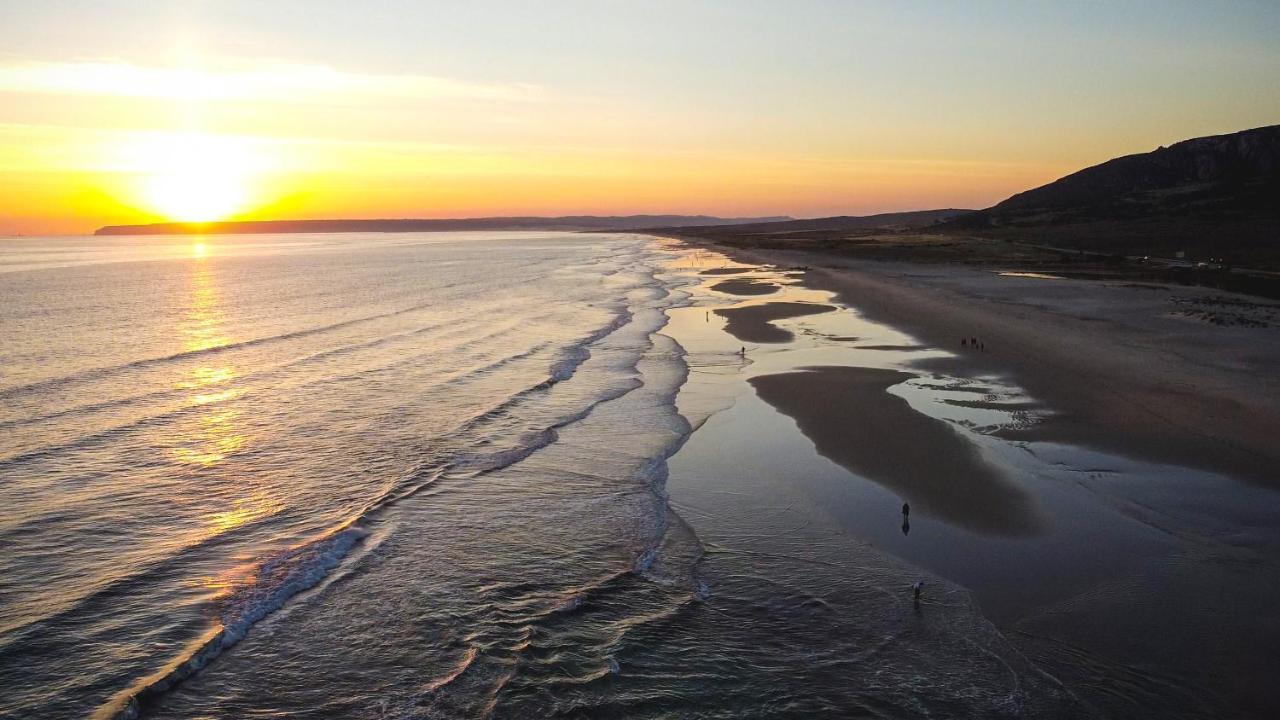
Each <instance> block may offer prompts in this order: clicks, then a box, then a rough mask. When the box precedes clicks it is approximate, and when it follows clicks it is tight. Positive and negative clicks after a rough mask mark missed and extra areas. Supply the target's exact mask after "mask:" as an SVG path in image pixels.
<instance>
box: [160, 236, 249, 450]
mask: <svg viewBox="0 0 1280 720" xmlns="http://www.w3.org/2000/svg"><path fill="white" fill-rule="evenodd" d="M216 281H217V278H216V275H215V271H214V267H213V263H212V262H210V261H209V260H208V253H207V249H206V247H205V244H204V243H202V242H197V243H195V244H194V245H192V267H191V291H190V299H189V301H188V305H187V309H186V313H185V315H184V317H183V319H182V321H181V323H180V325H179V331H180V333H181V334H182V338H183V339H182V348H183V350H184V351H185V352H189V353H195V352H200V351H203V350H212V349H214V348H219V347H223V346H225V345H227V344H229V343H230V342H231V339H230V338H229V337H227V335H226V334H225V323H226V316H225V314H224V313H223V308H222V303H221V300H220V298H219V295H218V287H217V282H216ZM236 377H237V372H236V367H235V365H233V364H231V363H225V362H219V363H209V364H202V365H196V366H195V367H192V368H189V369H187V370H185V371H184V372H183V374H182V376H181V377H179V378H178V380H177V382H176V383H175V385H174V386H175V387H176V388H177V389H179V390H189V391H191V394H190V395H189V396H188V397H187V401H188V403H189V404H190V405H191V406H194V407H199V408H201V410H200V412H199V414H197V415H194V416H193V417H192V418H191V419H189V420H187V421H186V422H185V423H184V424H183V425H182V426H181V427H180V429H179V431H178V435H177V438H176V441H177V442H176V447H175V448H174V450H173V455H174V457H175V458H176V459H177V460H178V461H179V462H181V463H184V464H188V465H198V466H201V467H206V468H207V467H213V466H214V465H217V464H218V463H220V462H222V461H223V460H225V459H226V458H227V457H229V456H231V455H232V454H234V453H236V452H239V451H240V450H242V449H244V447H245V445H246V444H247V443H248V442H249V436H248V435H247V434H246V433H245V432H244V429H243V424H242V423H241V422H240V411H239V410H237V409H234V408H229V407H225V403H227V402H228V401H231V400H235V399H236V398H238V397H240V396H241V395H243V394H244V389H243V388H240V387H236V386H235V384H234V383H235V380H236Z"/></svg>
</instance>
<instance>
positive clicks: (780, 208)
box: [0, 0, 1280, 234]
mask: <svg viewBox="0 0 1280 720" xmlns="http://www.w3.org/2000/svg"><path fill="white" fill-rule="evenodd" d="M1276 38H1280V3H1277V2H1271V1H1261V2H1248V1H1245V0H1237V1H1234V2H1233V1H1226V0H1224V1H1223V2H1214V3H1204V2H1176V1H1174V0H1165V1H1164V2H1136V1H1135V2H1124V1H1119V0H1117V1H1114V2H1087V1H1084V0H1079V1H1076V2H1043V3H1041V2H1032V1H1030V0H1027V1H1023V2H1013V1H1010V2H976V1H973V2H960V1H957V2H903V1H897V2H854V1H852V0H847V1H839V0H829V1H824V0H786V1H785V2H784V1H781V0H779V1H776V2H760V1H756V0H725V1H723V2H700V1H698V0H686V1H684V2H662V1H653V2H612V1H610V0H596V1H595V2H557V1H555V0H546V1H545V2H484V1H481V0H476V1H473V2H466V3H464V2H456V3H455V2H423V1H410V0H361V2H355V3H353V2H330V1H328V0H309V1H306V2H302V1H297V0H273V1H272V2H261V1H260V0H254V1H242V0H217V1H214V0H205V1H203V2H198V1H194V0H167V1H165V2H156V1H146V0H120V1H115V2H112V1H110V0H97V1H96V2H73V1H68V0H42V1H41V2H19V1H18V0H0V234H16V233H23V234H61V233H68V234H70V233H85V232H92V231H93V229H95V228H96V227H99V226H101V225H106V224H118V223H132V222H153V221H164V220H171V219H176V220H193V221H198V220H215V219H268V218H270V219H290V218H336V217H365V218H381V217H468V216H483V215H561V214H582V213H591V214H633V213H704V214H715V215H722V216H746V215H752V216H755V215H791V216H795V217H817V216H826V215H837V214H853V215H857V214H869V213H875V212H890V211H900V210H911V209H925V208H940V207H970V208H977V207H986V206H989V205H991V204H994V203H995V202H998V201H999V200H1001V199H1003V198H1005V197H1007V196H1009V195H1011V194H1013V193H1015V192H1018V191H1020V190H1024V189H1027V188H1029V187H1033V186H1036V185H1040V184H1043V183H1045V182H1048V181H1051V180H1053V179H1055V178H1057V177H1061V176H1062V175H1065V174H1067V173H1070V172H1072V171H1074V170H1077V169H1079V168H1081V167H1085V166H1088V165H1091V164H1095V163H1098V162H1101V161H1104V160H1107V159H1109V158H1111V157H1115V156H1117V155H1123V154H1128V153H1135V152H1146V151H1149V150H1152V149H1155V148H1156V147H1157V146H1159V145H1167V144H1169V143H1172V142H1176V141H1178V140H1182V139H1186V138H1191V137H1196V136H1201V135H1209V134H1215V133H1225V132H1233V131H1236V130H1243V129H1246V128H1251V127H1258V126H1263V125H1271V124H1277V123H1280V42H1278V41H1277V40H1276Z"/></svg>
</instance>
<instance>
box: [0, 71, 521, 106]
mask: <svg viewBox="0 0 1280 720" xmlns="http://www.w3.org/2000/svg"><path fill="white" fill-rule="evenodd" d="M0 92H11V93H28V94H55V95H104V96H114V97H130V98H153V99H167V100H181V101H188V102H219V101H246V100H251V101H306V100H308V99H324V98H325V97H330V96H332V97H342V98H344V99H350V98H352V97H369V98H390V99H399V100H415V99H416V100H424V101H432V100H434V101H448V100H452V101H479V102H521V101H530V100H534V99H537V98H538V97H540V96H541V95H542V90H541V88H540V87H538V86H536V85H530V84H525V83H477V82H470V81H465V80H457V79H453V78H443V77H435V76H430V75H378V74H362V73H351V72H344V71H341V70H337V69H335V68H332V67H328V66H325V65H297V64H277V65H264V66H256V67H249V68H219V69H212V70H211V69H206V68H189V67H172V66H150V65H135V64H131V63H121V62H71V63H56V62H21V63H10V64H5V65H0Z"/></svg>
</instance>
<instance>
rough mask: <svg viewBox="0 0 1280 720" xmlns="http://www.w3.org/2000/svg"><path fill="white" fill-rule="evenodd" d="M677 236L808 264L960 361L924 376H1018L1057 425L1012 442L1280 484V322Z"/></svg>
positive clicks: (1200, 292) (1134, 293) (1122, 294)
mask: <svg viewBox="0 0 1280 720" xmlns="http://www.w3.org/2000/svg"><path fill="white" fill-rule="evenodd" d="M677 239H678V240H680V241H681V242H685V243H688V244H689V245H690V246H693V247H707V248H711V249H714V250H716V251H718V252H722V253H724V254H725V255H726V256H728V257H730V258H733V259H734V260H736V261H740V262H745V263H754V264H771V265H776V266H778V267H784V268H785V267H801V268H804V275H803V282H804V284H805V285H806V286H807V287H811V288H814V289H820V290H826V291H830V292H833V293H835V295H836V296H837V298H839V300H840V301H842V302H844V303H846V304H848V305H850V306H851V307H855V308H857V309H858V310H859V312H861V313H863V314H864V315H866V316H867V317H868V318H870V319H873V320H877V321H881V322H885V323H888V324H890V325H892V326H894V327H898V328H902V329H903V330H906V331H907V332H909V333H911V334H912V335H914V336H917V337H919V338H920V339H922V340H924V341H926V342H929V343H932V344H933V345H935V346H937V347H940V348H949V349H951V350H952V351H958V352H961V357H959V358H954V359H952V358H948V359H942V360H926V361H923V362H922V363H921V368H922V369H929V370H942V371H946V370H951V371H965V372H971V373H972V372H985V373H994V374H1000V375H1004V376H1007V377H1009V378H1011V379H1012V380H1014V381H1015V382H1017V383H1018V384H1019V385H1020V386H1022V387H1023V388H1025V389H1026V390H1027V391H1028V392H1029V393H1030V394H1031V395H1032V396H1033V397H1034V398H1036V399H1037V400H1038V401H1041V402H1043V403H1044V404H1046V405H1047V406H1048V407H1049V408H1051V409H1052V410H1053V411H1054V416H1053V417H1052V418H1050V419H1049V420H1048V421H1047V422H1044V423H1040V424H1038V425H1037V426H1036V427H1035V428H1033V429H1029V430H1020V431H1011V432H1009V433H1008V437H1009V439H1016V440H1037V441H1052V442H1063V443H1070V444H1075V445H1083V446H1086V447H1091V448H1095V449H1098V450H1103V451H1106V452H1111V453H1115V454H1119V455H1123V456H1126V457H1132V458H1135V459H1140V460H1147V461H1152V462H1158V463H1167V464H1174V465H1182V466H1186V467H1192V468H1197V469H1201V470H1207V471H1210V472H1216V473H1221V474H1224V475H1227V476H1229V477H1232V478H1235V479H1239V480H1244V481H1246V482H1250V483H1253V484H1257V485H1261V486H1264V487H1270V488H1280V472H1277V468H1280V442H1277V441H1276V438H1280V326H1276V325H1273V326H1271V327H1221V326H1218V325H1213V324H1210V323H1207V322H1201V321H1198V320H1197V319H1196V318H1195V317H1194V315H1193V314H1191V313H1192V312H1193V311H1188V315H1187V316H1184V317H1171V316H1169V315H1168V314H1167V312H1166V313H1165V314H1162V313H1161V310H1166V311H1167V310H1168V308H1166V307H1164V306H1170V307H1172V308H1174V309H1175V310H1174V311H1176V309H1177V308H1183V307H1185V308H1195V307H1197V300H1200V301H1203V300H1204V299H1205V298H1213V297H1222V298H1224V299H1225V300H1226V301H1228V302H1229V301H1230V300H1233V299H1234V298H1231V297H1229V296H1227V295H1226V294H1225V293H1221V292H1218V291H1211V290H1206V289H1203V288H1189V287H1181V286H1150V287H1158V288H1163V289H1149V287H1147V286H1134V285H1132V284H1127V283H1106V282H1102V281H1091V280H1069V279H1051V280H1049V279H1041V278H1034V277H1009V276H1000V275H998V274H997V273H996V271H995V270H974V269H971V268H957V267H952V266H945V265H944V266H937V265H923V264H921V265H915V264H907V263H886V262H878V261H858V260H850V259H849V258H846V257H840V256H836V255H830V254H825V253H821V252H813V251H794V250H758V249H750V250H746V249H743V248H738V247H734V246H732V245H727V244H722V243H719V242H714V241H707V240H702V239H697V238H683V237H681V238H677ZM1050 283H1052V286H1049V285H1048V284H1050ZM1157 295H1159V296H1163V297H1155V296H1157ZM1058 300H1061V301H1062V302H1063V305H1062V306H1061V307H1058V308H1055V307H1054V306H1053V305H1052V303H1053V302H1055V301H1058ZM1250 300H1253V299H1250ZM1175 303H1176V304H1175ZM1263 304H1264V306H1265V303H1263ZM1275 308H1276V309H1277V310H1278V311H1280V304H1276V305H1275ZM962 337H966V338H967V337H977V338H979V339H981V341H982V342H983V344H984V346H985V352H966V351H965V350H966V349H964V348H961V347H960V339H961V338H962Z"/></svg>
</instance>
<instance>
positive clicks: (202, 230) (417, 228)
mask: <svg viewBox="0 0 1280 720" xmlns="http://www.w3.org/2000/svg"><path fill="white" fill-rule="evenodd" d="M789 219H790V218H786V217H757V218H720V217H712V216H709V215H621V216H595V215H566V216H563V217H487V218H456V219H390V220H249V221H232V222H211V223H152V224H148V225H108V226H106V227H102V228H98V230H96V231H95V232H94V235H197V234H199V235H206V234H207V235H234V234H262V233H337V232H439V231H448V230H565V231H575V230H601V231H606V230H637V229H641V228H653V227H671V226H681V227H700V226H705V225H735V224H744V223H751V224H754V223H761V222H772V221H779V220H789Z"/></svg>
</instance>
